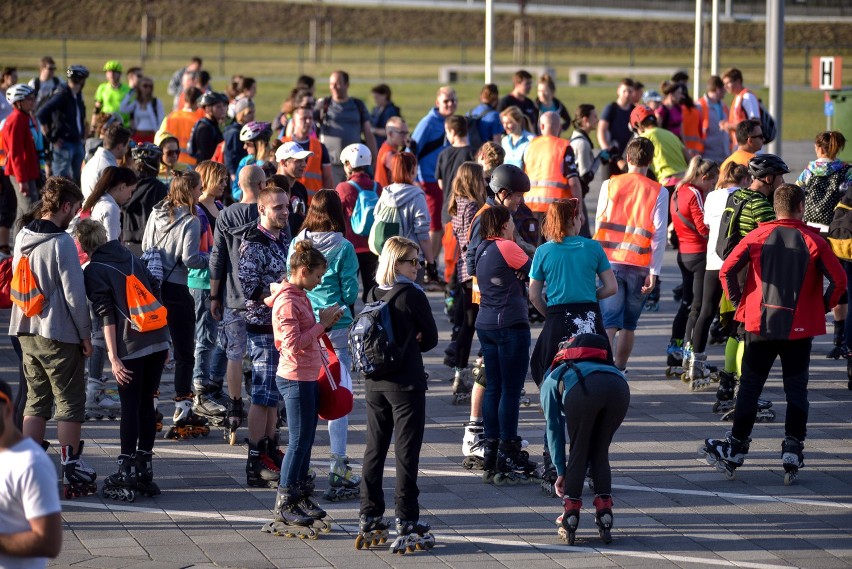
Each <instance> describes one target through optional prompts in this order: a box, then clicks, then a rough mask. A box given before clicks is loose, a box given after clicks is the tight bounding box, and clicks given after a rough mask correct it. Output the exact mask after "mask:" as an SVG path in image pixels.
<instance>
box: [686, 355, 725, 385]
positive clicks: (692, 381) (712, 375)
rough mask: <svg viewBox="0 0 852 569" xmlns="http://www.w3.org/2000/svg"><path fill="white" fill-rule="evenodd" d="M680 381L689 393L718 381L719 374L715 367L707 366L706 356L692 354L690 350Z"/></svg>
mask: <svg viewBox="0 0 852 569" xmlns="http://www.w3.org/2000/svg"><path fill="white" fill-rule="evenodd" d="M682 379H683V382H684V383H688V384H689V389H690V390H691V391H699V390H701V389H703V388H705V387H707V386H708V385H710V382H711V381H719V373H718V371H717V370H716V368H715V367H713V366H708V365H707V354H704V353H696V352H693V351H692V349H691V348H690V349H689V363H688V366H687V368H686V371H685V372H684V374H683V377H682Z"/></svg>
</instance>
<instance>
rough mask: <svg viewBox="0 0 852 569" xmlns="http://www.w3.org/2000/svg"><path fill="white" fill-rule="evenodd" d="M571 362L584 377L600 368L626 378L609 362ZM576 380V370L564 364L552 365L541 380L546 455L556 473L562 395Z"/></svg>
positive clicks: (559, 469)
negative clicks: (548, 451)
mask: <svg viewBox="0 0 852 569" xmlns="http://www.w3.org/2000/svg"><path fill="white" fill-rule="evenodd" d="M575 365H576V366H577V368H578V369H579V370H580V373H582V374H583V375H584V376H585V377H588V376H589V374H591V373H594V372H596V371H604V372H607V373H611V374H613V375H617V376H619V377H621V378H622V379H624V380H625V381H627V379H626V378H625V377H624V374H623V373H621V372H620V371H618V368H617V367H615V366H612V365H608V364H604V363H598V362H577V363H576V364H575ZM560 376H561V379H562V384H563V388H562V393H561V394H560V393H559V391H560V388H559V383H560V382H559V381H558V380H559V378H560ZM577 383H578V379H577V374H576V373H574V370H573V369H571V368H570V367H568V365H567V364H560V365H558V366H556V367H555V368H554V369H553V370H552V371H549V372H548V374H547V375H546V376H545V377H544V381H542V382H541V388H540V392H541V397H540V398H541V407H542V410H544V418H545V420H546V421H547V446H548V448H549V449H550V458H551V459H552V460H553V465H554V466H555V467H556V474H557V475H559V476H563V475H564V474H565V414H564V413H565V397H567V396H568V392H569V391H571V389H573V388H574V386H576V385H577Z"/></svg>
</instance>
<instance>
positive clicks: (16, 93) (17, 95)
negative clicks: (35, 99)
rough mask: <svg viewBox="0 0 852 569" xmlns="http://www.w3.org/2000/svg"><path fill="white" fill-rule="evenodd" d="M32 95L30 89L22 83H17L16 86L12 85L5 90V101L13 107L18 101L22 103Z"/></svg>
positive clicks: (32, 91)
mask: <svg viewBox="0 0 852 569" xmlns="http://www.w3.org/2000/svg"><path fill="white" fill-rule="evenodd" d="M33 93H35V91H34V90H33V88H32V87H30V86H29V85H25V84H24V83H18V84H17V85H12V86H11V87H9V88H8V89H6V100H7V101H9V104H10V105H13V104H15V103H17V102H18V101H23V100H24V99H26V98H27V97H29V96H30V95H32V94H33Z"/></svg>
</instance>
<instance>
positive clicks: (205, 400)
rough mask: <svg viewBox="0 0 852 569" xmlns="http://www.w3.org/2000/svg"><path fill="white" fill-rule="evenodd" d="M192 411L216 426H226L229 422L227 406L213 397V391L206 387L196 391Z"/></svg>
mask: <svg viewBox="0 0 852 569" xmlns="http://www.w3.org/2000/svg"><path fill="white" fill-rule="evenodd" d="M192 412H193V413H195V414H196V415H198V416H200V417H204V418H205V419H207V421H208V422H209V423H210V424H211V425H213V426H216V427H222V426H226V425H227V423H228V417H227V413H228V409H227V407H225V406H224V405H222V404H221V403H219V402H218V401H217V400H216V399H215V398H214V397H213V392H212V391H210V392H208V391H207V389H206V388H202V389H200V390H198V391H197V392H196V394H195V397H194V398H193V399H192Z"/></svg>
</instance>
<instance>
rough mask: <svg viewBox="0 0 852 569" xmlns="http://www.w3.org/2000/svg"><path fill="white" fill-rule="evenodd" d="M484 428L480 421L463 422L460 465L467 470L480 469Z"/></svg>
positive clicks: (483, 453) (483, 452)
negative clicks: (461, 460) (461, 459)
mask: <svg viewBox="0 0 852 569" xmlns="http://www.w3.org/2000/svg"><path fill="white" fill-rule="evenodd" d="M484 433H485V428H484V427H483V426H482V421H469V422H467V423H465V424H464V439H463V440H462V454H463V455H464V461H463V462H462V466H464V467H465V468H466V469H468V470H482V459H483V456H484V455H485V451H484V448H483V446H482V440H483V436H484Z"/></svg>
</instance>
